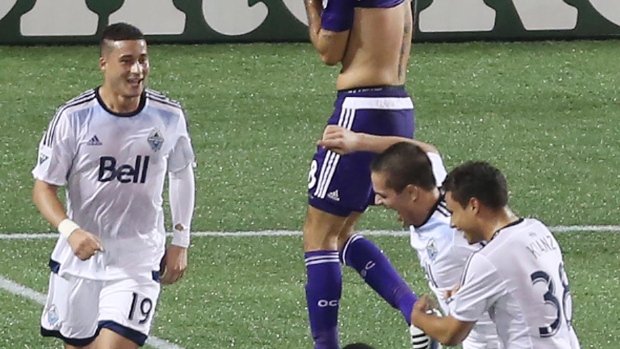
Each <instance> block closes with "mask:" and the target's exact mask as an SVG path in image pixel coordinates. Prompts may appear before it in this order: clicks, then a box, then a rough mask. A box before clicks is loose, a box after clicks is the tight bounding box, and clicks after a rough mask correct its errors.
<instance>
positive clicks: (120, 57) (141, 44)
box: [100, 40, 150, 98]
mask: <svg viewBox="0 0 620 349" xmlns="http://www.w3.org/2000/svg"><path fill="white" fill-rule="evenodd" d="M100 65H101V69H102V70H103V72H104V76H105V81H106V84H108V86H109V87H110V89H111V90H112V92H113V93H115V94H117V95H119V96H123V97H125V98H133V97H138V96H140V94H142V91H144V88H145V86H146V81H147V76H148V75H149V70H150V66H149V56H148V53H147V47H146V41H145V40H118V41H110V42H108V45H107V49H106V50H105V51H104V53H103V56H102V57H101V62H100Z"/></svg>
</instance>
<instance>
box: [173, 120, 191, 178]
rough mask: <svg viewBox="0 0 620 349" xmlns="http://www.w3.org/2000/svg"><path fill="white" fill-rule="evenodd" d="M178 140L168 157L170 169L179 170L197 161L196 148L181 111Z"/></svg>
mask: <svg viewBox="0 0 620 349" xmlns="http://www.w3.org/2000/svg"><path fill="white" fill-rule="evenodd" d="M176 132H177V141H176V144H175V145H174V147H173V148H172V150H171V151H170V155H169V157H168V171H169V172H178V171H180V170H182V169H184V168H185V167H187V166H188V165H190V164H193V163H194V161H195V155H194V149H193V148H192V142H191V139H190V137H189V132H188V131H187V121H186V120H185V114H184V113H181V117H180V118H179V122H178V124H177V130H176Z"/></svg>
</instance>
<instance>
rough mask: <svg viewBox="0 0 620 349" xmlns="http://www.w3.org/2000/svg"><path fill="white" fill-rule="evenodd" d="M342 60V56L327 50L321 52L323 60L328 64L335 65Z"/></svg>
mask: <svg viewBox="0 0 620 349" xmlns="http://www.w3.org/2000/svg"><path fill="white" fill-rule="evenodd" d="M341 60H342V56H338V55H335V54H333V53H329V52H325V53H322V54H321V61H323V63H325V65H328V66H330V67H331V66H334V65H336V64H338V63H340V61H341Z"/></svg>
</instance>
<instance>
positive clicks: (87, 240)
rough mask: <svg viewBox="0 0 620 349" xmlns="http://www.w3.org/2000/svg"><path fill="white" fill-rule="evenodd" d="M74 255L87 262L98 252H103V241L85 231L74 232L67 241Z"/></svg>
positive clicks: (77, 230)
mask: <svg viewBox="0 0 620 349" xmlns="http://www.w3.org/2000/svg"><path fill="white" fill-rule="evenodd" d="M67 241H68V242H69V245H70V246H71V249H72V250H73V253H74V254H75V255H76V256H77V257H78V258H79V259H81V260H83V261H85V260H87V259H89V258H90V257H92V256H93V255H94V254H95V253H97V252H98V251H103V245H102V244H101V240H99V238H98V237H97V236H96V235H95V234H93V233H89V232H87V231H86V230H84V229H76V230H74V231H73V232H72V233H71V235H69V238H68V239H67Z"/></svg>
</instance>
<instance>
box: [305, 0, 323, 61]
mask: <svg viewBox="0 0 620 349" xmlns="http://www.w3.org/2000/svg"><path fill="white" fill-rule="evenodd" d="M304 4H305V6H306V15H307V16H308V32H309V34H310V41H311V42H312V45H314V47H315V48H316V49H317V50H319V33H320V31H321V13H323V4H322V2H321V0H304ZM319 53H320V52H319Z"/></svg>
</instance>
